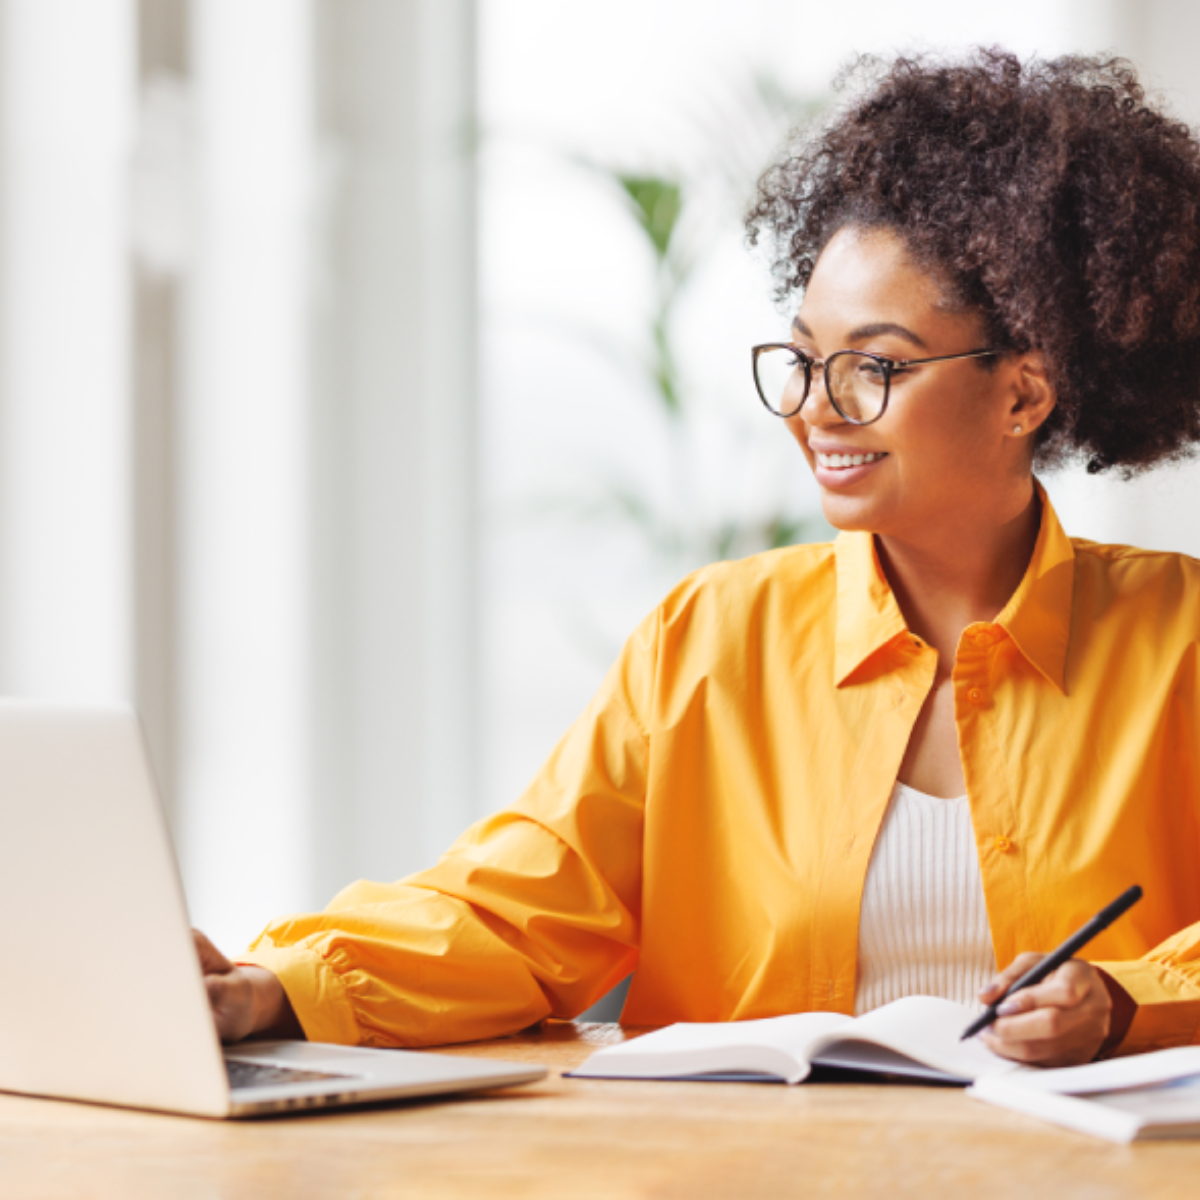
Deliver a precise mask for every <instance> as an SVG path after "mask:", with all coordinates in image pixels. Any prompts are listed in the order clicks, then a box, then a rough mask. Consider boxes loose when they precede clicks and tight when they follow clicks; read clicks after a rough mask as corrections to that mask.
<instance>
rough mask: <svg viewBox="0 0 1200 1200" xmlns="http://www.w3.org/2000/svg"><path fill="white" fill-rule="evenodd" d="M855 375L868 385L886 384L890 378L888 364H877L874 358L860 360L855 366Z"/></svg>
mask: <svg viewBox="0 0 1200 1200" xmlns="http://www.w3.org/2000/svg"><path fill="white" fill-rule="evenodd" d="M854 373H855V375H857V376H858V378H860V379H862V380H864V381H865V382H867V383H879V384H882V383H885V382H886V381H887V377H888V364H887V363H883V362H877V361H876V360H875V359H873V358H866V357H863V358H860V359H858V360H857V361H856V362H855V364H854Z"/></svg>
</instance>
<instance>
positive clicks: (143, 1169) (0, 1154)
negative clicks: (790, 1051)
mask: <svg viewBox="0 0 1200 1200" xmlns="http://www.w3.org/2000/svg"><path fill="white" fill-rule="evenodd" d="M623 1036H625V1034H623V1033H622V1031H621V1030H620V1029H619V1028H618V1027H617V1026H615V1025H572V1024H568V1023H550V1024H548V1025H546V1026H545V1027H543V1028H542V1029H540V1030H537V1031H534V1032H527V1033H524V1034H521V1035H519V1036H517V1037H513V1038H505V1039H501V1040H499V1041H495V1042H486V1043H479V1044H476V1045H471V1046H460V1047H455V1048H453V1049H452V1050H451V1051H449V1052H450V1053H455V1054H473V1055H484V1056H487V1057H492V1058H507V1059H512V1060H516V1061H521V1062H536V1063H542V1064H544V1065H545V1066H547V1067H549V1068H551V1074H550V1076H549V1077H548V1078H547V1079H546V1080H544V1081H543V1082H541V1083H538V1084H533V1085H531V1086H526V1087H522V1088H512V1089H509V1090H507V1091H503V1092H492V1093H487V1094H479V1095H476V1096H474V1097H469V1098H465V1099H461V1100H442V1101H436V1102H412V1103H406V1104H393V1105H390V1106H382V1105H381V1106H379V1107H376V1108H372V1109H367V1110H359V1111H347V1112H340V1113H339V1112H325V1113H319V1114H314V1115H311V1116H290V1117H282V1118H274V1119H268V1120H258V1121H246V1122H235V1121H224V1122H222V1121H203V1120H195V1119H191V1118H186V1117H171V1116H162V1115H158V1114H152V1113H141V1112H128V1111H123V1110H120V1109H109V1108H102V1107H93V1106H90V1105H82V1104H67V1103H60V1102H57V1101H49V1100H31V1099H26V1098H23V1097H17V1096H6V1095H0V1197H2V1198H3V1200H59V1198H61V1197H70V1198H71V1200H75V1198H78V1197H83V1198H86V1200H93V1198H95V1200H107V1198H109V1197H112V1198H114V1200H116V1198H118V1197H119V1198H120V1200H142V1198H144V1197H154V1198H155V1200H158V1198H160V1197H166V1198H170V1200H191V1198H193V1197H194V1198H196V1200H201V1198H203V1200H212V1198H214V1197H216V1198H221V1200H226V1198H228V1200H243V1198H244V1200H252V1198H253V1200H271V1198H274V1197H280V1198H283V1197H288V1198H293V1197H337V1198H338V1200H354V1198H357V1197H424V1196H432V1197H490V1196H513V1197H517V1196H520V1197H539V1196H556V1197H568V1198H571V1200H574V1198H575V1197H593V1196H595V1197H627V1196H628V1197H661V1198H669V1197H680V1198H681V1200H683V1198H686V1200H699V1198H703V1197H709V1196H720V1197H727V1196H728V1197H752V1196H764V1197H774V1196H813V1197H819V1196H827V1195H847V1196H868V1195H886V1196H888V1197H907V1196H912V1197H921V1200H931V1198H935V1197H942V1196H954V1197H963V1198H969V1200H978V1198H988V1197H997V1198H999V1197H1003V1200H1038V1198H1041V1197H1046V1198H1048V1200H1069V1198H1070V1197H1081V1198H1082V1197H1087V1198H1088V1200H1119V1198H1121V1197H1130V1198H1133V1197H1137V1198H1138V1200H1146V1198H1148V1197H1180V1198H1182V1197H1187V1198H1188V1200H1195V1198H1196V1197H1197V1196H1200V1142H1162V1143H1157V1144H1155V1143H1147V1144H1145V1145H1135V1146H1128V1147H1125V1146H1112V1145H1109V1144H1108V1143H1106V1142H1101V1141H1096V1140H1094V1139H1092V1138H1088V1137H1084V1136H1083V1135H1082V1134H1075V1133H1070V1132H1068V1131H1066V1130H1060V1129H1057V1128H1055V1127H1053V1126H1050V1125H1046V1124H1043V1123H1042V1122H1039V1121H1034V1120H1032V1119H1030V1118H1026V1117H1022V1116H1019V1115H1017V1114H1015V1113H1009V1112H1005V1111H1003V1110H1000V1109H994V1108H991V1107H989V1106H987V1105H983V1104H980V1103H979V1102H977V1101H974V1100H969V1099H967V1097H966V1096H964V1095H963V1094H962V1093H961V1092H960V1091H958V1090H957V1089H947V1088H923V1087H901V1086H896V1085H883V1086H879V1085H869V1084H809V1085H804V1086H800V1087H792V1088H789V1087H784V1086H782V1085H772V1084H737V1083H661V1082H659V1083H651V1082H645V1083H630V1082H622V1081H617V1080H580V1079H564V1078H562V1077H561V1074H560V1072H561V1071H563V1070H566V1069H569V1068H570V1067H572V1066H574V1065H576V1064H578V1063H579V1062H580V1061H582V1059H583V1058H585V1057H586V1055H587V1054H588V1053H590V1051H591V1050H592V1049H594V1048H596V1047H597V1046H599V1045H602V1044H605V1043H607V1042H611V1041H614V1040H619V1039H621V1038H622V1037H623Z"/></svg>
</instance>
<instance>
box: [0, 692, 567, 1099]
mask: <svg viewBox="0 0 1200 1200" xmlns="http://www.w3.org/2000/svg"><path fill="white" fill-rule="evenodd" d="M0 913H2V914H3V924H4V969H3V974H2V976H0V1090H2V1091H8V1092H21V1093H26V1094H29V1095H35V1096H53V1097H58V1098H62V1099H70V1100H87V1101H93V1102H99V1103H103V1104H119V1105H126V1106H129V1107H134V1108H149V1109H160V1110H163V1111H167V1112H177V1113H190V1114H194V1115H196V1116H205V1117H244V1116H256V1115H259V1114H262V1113H275V1112H283V1111H288V1110H292V1109H309V1108H315V1107H320V1106H324V1105H345V1104H355V1103H362V1102H365V1101H372V1100H382V1099H389V1098H393V1097H412V1096H432V1095H438V1094H442V1093H446V1092H458V1091H466V1090H470V1089H476V1088H494V1087H508V1086H511V1085H513V1084H519V1083H530V1082H532V1081H534V1080H536V1079H541V1078H542V1077H543V1076H544V1075H545V1074H546V1072H545V1070H544V1069H542V1068H541V1067H530V1066H527V1065H525V1064H521V1063H505V1062H496V1061H492V1060H487V1059H480V1058H457V1057H451V1056H448V1055H439V1054H427V1053H423V1052H417V1051H403V1050H366V1049H359V1048H355V1047H346V1046H326V1045H318V1044H314V1043H309V1042H253V1041H250V1042H242V1043H239V1044H238V1045H236V1046H230V1047H228V1048H226V1049H225V1050H224V1052H222V1047H221V1045H220V1042H219V1041H218V1039H217V1036H216V1032H215V1030H214V1027H213V1022H212V1018H211V1016H210V1014H209V1008H208V999H207V996H206V994H205V989H204V983H203V978H202V976H201V974H200V968H199V965H198V963H197V961H196V955H195V951H194V949H193V946H192V938H191V933H190V931H189V928H188V921H187V912H186V908H185V905H184V900H183V891H182V888H181V886H180V881H179V875H178V872H177V870H176V866H175V858H174V854H173V853H172V849H171V843H170V838H169V835H168V833H167V829H166V824H165V822H164V820H163V816H162V810H161V807H160V805H159V803H158V797H157V794H156V791H155V787H154V782H153V776H152V774H151V770H150V766H149V762H148V758H147V755H146V750H145V745H144V742H143V739H142V733H141V728H140V725H139V723H138V719H137V717H136V715H135V714H134V713H133V712H132V711H131V710H130V709H126V708H104V709H101V708H82V707H64V706H58V705H49V704H39V703H33V702H26V701H11V700H10V701H4V700H0Z"/></svg>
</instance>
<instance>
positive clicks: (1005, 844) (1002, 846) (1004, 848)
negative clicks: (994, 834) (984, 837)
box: [994, 837, 1012, 854]
mask: <svg viewBox="0 0 1200 1200" xmlns="http://www.w3.org/2000/svg"><path fill="white" fill-rule="evenodd" d="M994 844H995V847H996V849H997V850H999V851H1000V853H1001V854H1007V853H1008V852H1009V851H1010V850H1011V849H1012V842H1010V841H1009V840H1008V838H1006V837H998V838H997V839H996V841H995V843H994Z"/></svg>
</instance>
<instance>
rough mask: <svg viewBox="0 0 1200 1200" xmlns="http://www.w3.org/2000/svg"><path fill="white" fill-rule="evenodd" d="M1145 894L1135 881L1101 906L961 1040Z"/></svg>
mask: <svg viewBox="0 0 1200 1200" xmlns="http://www.w3.org/2000/svg"><path fill="white" fill-rule="evenodd" d="M1141 898H1142V889H1141V888H1140V887H1138V886H1137V884H1136V883H1135V884H1134V885H1133V887H1131V888H1130V889H1129V890H1128V891H1127V892H1122V893H1121V894H1120V895H1119V896H1118V897H1117V898H1116V899H1115V900H1114V901H1113V902H1112V903H1111V904H1110V905H1109V906H1108V907H1107V908H1102V909H1101V910H1100V911H1099V912H1098V913H1097V914H1096V915H1095V916H1094V917H1093V918H1092V919H1091V920H1090V921H1089V922H1088V923H1087V924H1086V925H1084V926H1083V928H1082V929H1080V930H1078V931H1077V932H1076V933H1073V934H1071V936H1070V937H1069V938H1067V940H1066V941H1065V942H1063V944H1062V945H1061V946H1059V948H1058V949H1057V950H1052V951H1051V952H1050V953H1049V954H1047V955H1046V957H1045V958H1043V959H1042V961H1041V962H1040V963H1038V964H1037V966H1035V967H1031V968H1030V969H1029V970H1028V971H1026V972H1025V974H1024V975H1022V976H1021V978H1020V979H1018V980H1017V981H1016V983H1014V984H1013V985H1012V986H1011V987H1010V988H1009V989H1008V991H1006V992H1005V993H1004V995H1003V996H1001V997H1000V999H999V1000H997V1001H996V1002H995V1004H989V1005H988V1006H987V1008H986V1009H984V1011H983V1012H982V1013H980V1015H979V1016H977V1017H976V1018H975V1020H973V1021H972V1022H971V1023H970V1025H968V1026H967V1027H966V1029H965V1030H964V1031H963V1035H962V1037H961V1038H959V1039H958V1040H959V1041H960V1042H965V1041H966V1040H967V1038H969V1037H974V1036H975V1035H976V1034H977V1033H978V1032H979V1031H980V1030H981V1029H986V1028H987V1027H988V1026H989V1025H990V1024H991V1023H992V1022H993V1021H994V1020H995V1019H996V1017H997V1016H999V1013H998V1012H997V1011H996V1010H997V1009H998V1008H999V1007H1000V1005H1002V1004H1003V1003H1004V1002H1005V1000H1007V999H1008V998H1009V996H1011V995H1012V994H1013V992H1019V991H1020V990H1021V989H1022V988H1027V987H1033V985H1034V984H1035V983H1041V982H1042V980H1043V979H1045V978H1046V976H1047V975H1049V974H1050V972H1051V971H1053V970H1054V969H1055V968H1056V967H1061V966H1062V965H1063V963H1065V962H1066V961H1067V959H1069V958H1074V957H1075V953H1076V951H1079V950H1082V949H1083V948H1084V946H1086V945H1087V944H1088V942H1090V941H1091V940H1092V938H1094V937H1095V936H1096V934H1098V933H1103V931H1104V930H1106V929H1107V928H1108V927H1109V926H1110V925H1111V924H1112V923H1113V922H1114V921H1115V920H1116V919H1117V918H1118V917H1119V916H1120V915H1121V914H1122V913H1124V912H1127V911H1128V910H1129V909H1131V908H1132V907H1133V906H1134V905H1135V904H1136V903H1137V902H1138V901H1139V900H1140V899H1141Z"/></svg>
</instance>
